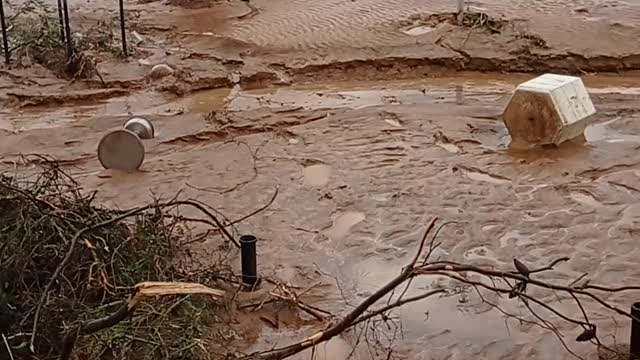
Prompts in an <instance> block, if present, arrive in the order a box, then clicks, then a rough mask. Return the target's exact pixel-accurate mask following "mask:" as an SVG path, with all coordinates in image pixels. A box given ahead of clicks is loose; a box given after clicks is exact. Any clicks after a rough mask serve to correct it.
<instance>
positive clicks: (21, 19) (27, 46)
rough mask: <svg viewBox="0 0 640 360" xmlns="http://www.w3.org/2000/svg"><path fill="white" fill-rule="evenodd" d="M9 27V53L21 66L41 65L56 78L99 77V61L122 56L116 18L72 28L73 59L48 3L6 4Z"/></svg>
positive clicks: (42, 1) (57, 18) (57, 19)
mask: <svg viewBox="0 0 640 360" xmlns="http://www.w3.org/2000/svg"><path fill="white" fill-rule="evenodd" d="M6 7H7V14H8V15H7V28H8V36H7V37H8V39H9V41H10V52H11V54H12V56H13V57H14V58H15V60H16V61H17V63H18V65H19V66H24V67H28V66H31V65H34V64H39V65H42V66H44V67H45V68H47V69H49V70H51V71H53V72H54V73H55V74H56V75H57V76H59V77H63V78H68V79H86V78H91V77H93V76H95V75H98V76H100V74H99V73H98V72H97V69H96V63H97V62H98V60H97V59H99V58H102V57H104V55H105V54H111V55H112V56H121V53H122V49H121V45H120V40H119V37H118V35H117V30H116V29H117V27H116V25H117V24H116V19H115V18H114V17H109V16H107V17H104V18H103V19H101V20H98V21H97V23H93V24H89V26H87V25H85V26H80V25H77V24H74V27H72V29H71V31H72V36H71V41H72V48H73V54H72V55H71V56H69V55H68V53H67V48H66V44H65V40H64V38H63V34H64V31H63V29H61V21H60V19H59V17H58V14H57V12H56V11H55V10H54V9H53V8H52V7H51V6H50V5H49V4H47V3H46V2H45V0H27V1H25V2H23V3H19V4H18V3H14V2H13V1H11V2H7V6H6Z"/></svg>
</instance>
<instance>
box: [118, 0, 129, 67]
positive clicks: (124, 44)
mask: <svg viewBox="0 0 640 360" xmlns="http://www.w3.org/2000/svg"><path fill="white" fill-rule="evenodd" d="M119 3H120V4H119V5H120V32H121V33H122V53H123V54H124V56H129V54H128V51H127V33H126V30H125V28H126V27H125V23H124V0H119Z"/></svg>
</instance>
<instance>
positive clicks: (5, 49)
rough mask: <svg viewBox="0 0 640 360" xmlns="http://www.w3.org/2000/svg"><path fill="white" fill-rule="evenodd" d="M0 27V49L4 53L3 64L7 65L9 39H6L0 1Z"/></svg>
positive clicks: (0, 2)
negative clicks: (0, 39)
mask: <svg viewBox="0 0 640 360" xmlns="http://www.w3.org/2000/svg"><path fill="white" fill-rule="evenodd" d="M0 27H2V49H3V52H4V62H5V63H6V64H7V65H9V61H10V58H11V56H10V54H9V39H7V22H6V21H5V18H4V2H3V1H2V0H0Z"/></svg>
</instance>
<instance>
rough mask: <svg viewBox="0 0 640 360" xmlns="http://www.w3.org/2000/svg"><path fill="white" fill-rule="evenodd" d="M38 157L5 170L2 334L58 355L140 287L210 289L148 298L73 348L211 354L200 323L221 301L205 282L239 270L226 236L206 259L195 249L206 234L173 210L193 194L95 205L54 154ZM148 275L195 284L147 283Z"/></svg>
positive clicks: (120, 354) (14, 343) (29, 354)
mask: <svg viewBox="0 0 640 360" xmlns="http://www.w3.org/2000/svg"><path fill="white" fill-rule="evenodd" d="M34 160H38V161H28V163H29V164H31V165H33V164H34V163H40V165H33V166H35V167H36V169H37V171H35V172H34V173H33V174H30V175H28V176H26V177H24V178H22V177H21V178H17V177H15V176H7V175H1V176H0V228H1V229H2V231H0V333H2V334H4V335H5V336H6V341H7V346H8V347H10V348H11V350H12V355H13V356H14V357H15V358H17V359H19V358H35V359H54V358H59V356H60V354H61V353H62V352H63V350H64V349H62V347H63V346H62V343H63V338H64V337H65V335H68V334H69V333H70V332H72V331H73V329H76V328H79V327H78V325H79V324H81V323H87V322H90V320H93V319H100V318H104V317H105V316H108V315H110V314H113V313H114V312H115V311H116V309H118V308H120V307H121V306H122V305H123V304H125V301H126V299H127V298H128V297H129V295H131V294H132V291H133V290H134V289H138V291H139V289H141V288H140V287H141V286H142V287H143V288H144V289H146V288H151V289H154V288H155V289H160V290H159V291H160V292H159V293H158V294H160V295H166V293H167V291H169V292H170V293H171V292H173V293H175V294H184V293H185V292H186V293H191V294H195V293H205V294H209V296H207V295H188V296H177V295H176V296H173V295H169V296H164V297H163V298H162V299H160V300H157V301H153V302H151V301H146V302H143V303H141V304H139V305H138V306H137V310H136V312H135V314H133V315H132V316H130V317H129V318H128V319H126V320H125V321H123V322H122V323H120V324H117V325H115V326H113V327H111V328H109V329H108V330H105V331H101V332H96V333H94V334H92V335H90V336H89V335H87V336H85V337H81V338H78V340H77V342H76V343H75V350H74V354H76V355H78V356H79V358H80V359H99V358H104V357H106V358H113V359H143V358H173V359H177V358H180V359H205V358H209V357H210V355H209V354H207V352H206V351H205V350H204V349H205V346H204V345H203V340H202V339H203V338H210V332H207V334H206V335H207V336H205V334H204V333H203V329H204V327H203V326H202V325H203V324H205V323H206V324H211V323H212V322H214V321H215V319H216V318H217V316H218V313H220V312H222V311H224V307H223V306H221V304H220V303H219V302H212V301H211V300H212V298H211V295H215V294H217V293H216V292H215V291H214V290H207V288H206V287H211V288H215V287H216V284H217V280H219V279H229V278H231V277H232V272H231V269H230V267H229V266H228V261H227V259H228V256H229V251H228V250H229V248H230V246H229V245H228V244H229V243H228V242H226V243H223V244H222V245H220V247H219V248H217V249H215V252H214V253H212V254H206V258H207V265H204V264H202V262H200V261H199V258H196V257H195V256H194V255H193V254H192V253H191V251H190V250H189V244H191V243H194V242H196V241H197V240H198V239H199V238H198V237H194V235H192V233H191V231H190V230H189V227H187V222H188V221H194V220H193V219H186V218H183V217H181V216H179V215H176V211H178V210H179V208H180V206H186V205H189V204H188V202H186V201H173V202H172V201H170V202H164V203H161V202H159V201H158V202H155V203H154V204H151V205H149V206H146V207H142V208H137V209H133V210H126V211H123V210H113V209H107V208H103V207H100V206H97V205H95V204H94V197H95V193H88V194H85V193H83V192H81V191H80V187H79V185H78V184H77V183H76V182H75V181H74V180H73V179H72V178H71V177H70V176H69V175H67V174H66V173H64V172H63V171H62V170H60V169H59V168H58V167H57V166H56V164H55V162H53V161H52V160H50V159H48V158H44V157H40V156H38V157H35V159H34ZM25 161H27V160H25ZM201 222H205V223H206V222H211V221H210V220H204V219H203V220H201ZM214 222H217V220H215V221H214ZM217 230H218V231H219V230H220V229H217ZM147 281H154V282H158V281H159V282H183V283H197V284H195V285H193V284H192V285H189V284H186V285H185V284H182V283H178V284H176V285H171V284H163V283H146V284H147V285H144V284H145V282H147ZM140 283H143V284H140ZM143 285H144V286H143ZM145 286H146V287H145ZM144 289H143V290H144ZM167 289H169V290H167ZM145 291H146V293H149V290H145ZM212 291H213V292H212ZM40 307H41V308H40ZM221 341H224V340H221ZM3 347H4V346H3ZM0 359H8V357H7V352H6V351H0Z"/></svg>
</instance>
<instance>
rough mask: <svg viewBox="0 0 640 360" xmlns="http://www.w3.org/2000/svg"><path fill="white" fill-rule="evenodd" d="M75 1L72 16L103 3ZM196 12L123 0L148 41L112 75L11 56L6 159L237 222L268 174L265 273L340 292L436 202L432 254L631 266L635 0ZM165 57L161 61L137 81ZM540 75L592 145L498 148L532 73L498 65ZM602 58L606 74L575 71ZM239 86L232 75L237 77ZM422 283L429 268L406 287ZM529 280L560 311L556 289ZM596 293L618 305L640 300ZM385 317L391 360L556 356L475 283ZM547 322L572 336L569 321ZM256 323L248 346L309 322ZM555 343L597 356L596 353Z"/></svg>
mask: <svg viewBox="0 0 640 360" xmlns="http://www.w3.org/2000/svg"><path fill="white" fill-rule="evenodd" d="M71 3H72V9H73V14H74V16H75V18H77V19H78V20H77V21H81V20H82V19H84V20H82V21H87V20H86V19H87V18H90V16H89V15H88V13H89V12H90V11H93V12H95V14H97V13H99V12H100V11H107V10H108V9H102V8H103V6H104V5H102V4H101V3H95V2H91V3H85V2H84V1H74V2H71ZM205 5H209V6H210V7H205V8H199V9H183V8H178V7H170V6H166V5H164V4H161V3H159V2H151V3H146V4H135V3H130V4H129V5H128V6H129V11H130V13H131V14H134V15H135V16H133V15H132V16H131V19H132V20H131V22H130V23H131V26H132V29H135V30H136V31H138V32H139V33H141V34H142V35H143V37H144V38H145V40H144V42H143V43H142V44H140V48H142V50H144V51H141V52H139V54H143V56H136V57H132V58H131V59H129V61H128V62H126V63H122V62H114V61H108V62H104V63H102V64H100V71H101V73H102V75H103V76H104V78H105V80H106V83H107V86H106V87H104V86H103V85H101V83H100V82H99V81H98V80H91V81H84V82H75V83H73V84H69V83H67V82H64V81H62V80H58V79H55V78H53V77H52V76H51V75H50V74H49V73H48V72H47V71H45V70H43V69H40V70H38V71H35V70H34V69H5V70H4V72H3V76H2V77H1V78H0V81H1V83H0V96H1V97H2V98H3V99H4V104H5V106H4V107H3V108H2V110H0V114H2V118H0V128H1V129H3V135H2V142H1V143H0V155H2V156H3V158H2V159H3V160H2V161H3V162H2V164H3V167H4V168H5V169H7V170H11V171H22V170H24V169H23V168H22V167H21V166H19V165H14V163H13V159H14V157H15V155H16V154H18V153H33V152H37V153H47V154H51V155H54V156H56V157H57V158H59V159H60V160H61V161H63V162H64V163H65V166H67V167H68V169H69V171H71V172H72V173H74V174H75V175H76V176H77V177H78V178H79V179H80V181H81V182H82V183H83V184H84V186H85V187H86V188H87V189H88V190H92V189H98V190H99V191H100V193H99V197H100V199H101V201H103V202H104V203H106V204H109V205H112V206H118V207H121V208H125V207H130V206H134V205H138V204H141V203H146V202H148V201H149V200H150V199H151V197H152V193H153V194H165V196H172V195H173V194H175V193H176V192H178V191H183V194H184V195H185V196H193V197H197V198H198V199H200V200H202V201H205V202H207V203H209V204H211V205H212V206H215V207H216V208H217V209H219V210H220V211H221V212H223V213H224V214H226V215H227V216H228V217H230V218H237V217H239V216H242V215H244V214H246V213H248V212H251V211H252V210H253V209H255V208H258V207H260V206H261V205H262V204H264V203H266V202H268V201H269V199H270V198H271V197H272V195H273V193H274V191H276V189H278V191H279V194H278V197H277V198H276V200H275V203H274V204H273V205H272V206H271V207H270V208H269V209H268V210H266V211H265V212H263V213H261V214H259V215H258V216H255V217H253V218H251V219H249V220H247V222H245V223H243V224H242V225H241V227H240V230H241V231H243V232H247V233H249V232H250V233H254V234H256V235H257V236H259V237H260V239H261V242H260V246H259V252H260V260H259V261H260V267H261V271H263V272H265V273H270V274H275V275H277V276H278V277H280V278H282V279H284V280H285V281H290V282H292V283H298V284H300V283H303V284H304V283H307V284H308V283H310V282H315V281H319V279H321V278H322V277H319V276H318V274H317V270H318V268H319V269H321V270H322V271H323V272H326V273H329V274H331V275H333V276H336V277H338V278H339V279H340V281H341V288H342V292H343V293H344V295H345V296H346V297H347V299H348V300H349V301H350V302H357V301H358V300H360V299H362V298H364V297H366V296H367V295H368V294H370V293H371V292H372V291H374V290H375V289H376V288H377V287H378V286H379V285H380V284H381V283H383V282H384V281H386V280H388V279H390V278H391V277H393V276H394V275H395V274H397V272H398V271H399V270H400V268H401V267H402V265H404V264H405V263H406V262H407V261H408V260H409V258H410V257H411V255H412V254H413V249H414V246H415V245H416V242H417V240H418V238H419V236H420V232H421V230H423V225H424V223H425V222H426V221H427V219H428V218H429V217H430V216H438V217H440V218H442V219H445V220H455V221H458V222H459V224H457V225H451V226H450V227H448V228H447V230H446V231H444V232H443V233H442V240H443V246H442V251H441V253H439V254H438V255H439V256H442V257H447V258H452V259H455V260H457V261H467V262H470V263H476V264H481V265H488V266H496V267H500V268H506V267H509V266H511V265H510V264H511V261H512V258H513V257H518V258H519V259H521V260H523V261H526V262H527V263H528V264H531V265H532V266H533V265H544V264H546V263H547V262H549V261H550V259H552V258H556V257H560V256H571V260H570V261H569V262H568V263H566V264H564V265H562V266H560V267H558V269H557V271H553V272H549V273H548V274H546V275H545V276H546V277H547V278H548V279H553V280H559V281H566V282H570V281H571V280H572V279H574V278H576V277H578V276H579V275H580V274H582V273H584V272H587V273H589V274H590V277H591V279H592V281H593V282H598V283H604V284H612V283H633V282H634V279H637V278H638V276H640V267H638V266H637V265H636V262H637V261H636V259H637V257H638V255H639V253H640V250H638V247H637V246H636V242H635V236H636V232H637V228H636V226H637V224H638V223H637V221H639V220H638V219H640V218H639V216H640V208H639V207H638V203H637V202H636V201H638V198H639V197H640V189H638V187H637V185H636V184H637V183H638V177H640V168H639V165H638V164H640V156H639V155H638V151H637V149H638V147H639V146H640V136H638V135H637V134H638V130H640V128H639V125H638V124H636V121H638V114H640V112H639V111H638V109H640V100H638V99H639V98H638V94H640V85H639V84H640V77H638V75H637V74H635V73H633V72H630V70H634V69H638V68H640V43H639V42H637V41H635V39H637V38H638V35H640V34H639V32H640V31H639V30H638V29H637V28H636V25H635V24H637V23H638V21H639V20H640V3H634V2H621V1H608V2H602V3H600V2H594V1H572V2H570V4H567V3H566V2H561V1H537V2H535V3H532V2H530V1H526V2H525V1H514V2H510V3H508V5H507V3H505V2H493V1H486V2H471V3H470V5H471V6H472V7H473V8H474V9H475V10H476V11H482V12H485V13H487V14H490V15H491V16H494V17H496V18H497V17H498V16H501V15H502V16H504V17H505V18H506V19H507V21H509V23H508V24H507V25H505V27H504V30H503V31H501V32H499V33H494V34H492V33H490V32H489V31H486V29H485V30H483V29H475V28H473V26H472V27H459V26H454V25H452V24H449V23H447V22H446V21H442V19H441V18H438V17H434V16H432V14H434V13H437V12H447V11H452V10H453V9H451V8H450V4H449V1H447V2H445V1H440V0H437V1H432V0H430V1H424V0H421V1H418V0H404V1H401V0H390V1H381V0H355V1H351V0H331V1H312V0H272V1H262V0H257V1H252V2H251V3H250V4H249V5H247V4H246V3H244V2H236V1H231V2H222V3H215V4H205ZM109 11H112V10H109ZM94 16H95V15H94ZM517 19H526V20H517ZM416 29H417V30H416ZM407 33H408V34H407ZM164 62H166V63H169V64H171V65H172V66H174V67H175V68H176V69H178V70H179V71H178V72H177V73H176V75H175V76H169V77H168V78H164V79H162V80H159V81H155V82H154V81H150V80H148V79H145V78H144V75H145V74H147V72H148V71H149V69H150V67H151V66H152V65H154V64H157V63H164ZM462 70H465V71H462ZM470 70H484V71H493V72H488V73H479V72H469V71H470ZM546 70H553V71H558V72H571V73H580V74H582V75H584V79H585V82H586V84H587V85H588V87H589V90H590V92H591V93H592V96H593V100H594V103H595V105H596V107H597V109H598V114H597V116H596V118H595V119H594V124H593V125H592V126H590V127H589V129H588V130H587V132H586V134H585V135H586V142H585V143H573V144H567V145H565V146H562V147H560V148H558V149H546V150H544V151H542V150H540V151H534V152H514V151H512V150H509V149H508V146H507V145H508V143H509V135H508V132H507V130H506V129H505V127H504V125H503V123H502V121H501V120H500V114H501V112H502V109H503V107H504V105H505V104H506V101H507V100H508V97H509V95H510V93H511V91H512V90H513V88H514V86H515V85H516V84H517V83H519V82H521V81H524V80H526V79H529V78H531V77H532V76H533V75H531V74H522V73H517V74H508V75H507V74H500V73H498V72H497V71H509V72H512V71H520V72H528V71H546ZM623 70H626V71H625V72H622V71H623ZM596 71H597V72H601V71H614V72H620V73H617V74H608V75H597V76H596V75H591V74H589V73H591V72H596ZM232 74H235V75H232ZM404 80H406V81H404ZM234 84H239V85H240V88H239V89H238V88H236V89H235V90H234V91H231V92H230V88H231V87H232V86H233V85H234ZM456 86H462V88H463V94H462V98H460V97H459V96H457V95H456V92H455V90H454V89H455V88H456ZM198 90H199V91H198ZM238 90H239V92H237V91H238ZM176 94H177V95H176ZM178 95H179V96H178ZM223 110H224V111H223ZM132 115H138V116H146V117H148V118H149V119H151V120H152V121H153V123H154V124H155V126H156V128H157V133H158V136H157V138H156V139H153V140H149V141H145V147H146V159H145V162H144V164H143V166H142V167H141V169H140V171H139V172H137V173H134V174H119V173H115V172H110V171H106V170H103V169H102V168H101V167H100V165H99V163H98V161H97V158H96V145H97V143H98V141H99V140H100V138H101V137H102V135H103V134H104V133H105V132H106V131H108V130H109V129H112V128H115V127H118V126H120V125H121V124H122V123H123V122H124V121H125V120H126V119H127V118H128V117H130V116H132ZM216 241H218V240H214V239H212V240H211V243H209V244H207V246H208V245H210V246H215V245H216V243H215V242H216ZM323 281H325V282H326V283H327V284H330V285H331V286H325V287H323V288H322V296H323V300H321V301H319V302H318V305H319V306H323V307H326V308H329V309H331V310H333V311H335V312H340V311H342V310H343V306H344V304H343V301H342V294H341V293H340V292H339V291H337V289H336V288H335V287H334V286H333V282H332V280H329V281H328V282H327V281H326V278H325V279H324V280H323ZM433 282H440V283H442V282H443V280H438V279H429V280H425V281H423V282H421V283H416V284H415V289H416V291H417V289H419V288H423V287H425V286H430V285H433ZM444 284H446V281H445V282H444ZM533 295H535V296H539V297H540V298H541V299H542V300H544V301H546V302H548V303H549V304H554V305H556V306H560V307H562V308H567V309H570V307H569V305H568V304H567V303H566V300H565V301H564V302H561V301H560V299H559V298H558V297H556V295H554V294H553V293H549V292H540V293H536V294H533ZM461 299H463V300H461ZM492 300H494V301H497V302H499V303H500V304H501V305H504V306H505V307H506V308H507V309H509V310H511V311H513V312H516V313H519V312H524V308H523V307H522V305H519V304H518V303H516V302H508V301H506V300H499V299H492ZM608 300H610V301H613V302H615V303H617V304H619V305H620V306H621V307H625V308H626V307H628V306H629V304H630V303H631V302H632V301H634V300H637V297H636V299H633V298H632V297H628V296H627V297H622V296H611V297H610V298H609V299H608ZM589 309H590V310H591V311H592V314H593V315H592V316H593V318H594V319H597V321H598V326H599V329H602V330H601V331H603V332H604V333H607V334H608V335H609V336H607V337H605V338H603V340H604V341H606V342H607V343H613V342H614V338H613V337H612V336H611V335H615V341H617V342H622V343H624V342H626V341H627V339H628V324H627V323H626V322H622V323H619V322H616V321H614V319H612V318H611V316H610V314H609V313H607V312H605V311H603V310H602V309H600V308H598V307H596V306H594V305H593V304H589ZM573 310H575V313H570V315H573V316H575V317H579V315H580V314H579V312H578V310H577V309H573ZM573 310H567V311H570V312H571V311H573ZM398 314H399V316H400V318H401V320H402V323H403V331H404V337H403V339H402V340H399V341H398V351H399V356H400V357H401V358H411V359H470V358H487V359H524V358H526V359H568V358H571V357H570V355H569V354H568V353H567V352H566V351H564V349H563V348H562V346H561V344H560V343H559V342H558V341H557V339H555V337H554V336H553V334H550V333H548V332H546V331H544V330H542V329H540V328H536V327H532V326H528V325H526V324H525V325H523V324H519V323H518V322H516V321H513V320H505V318H504V316H503V315H501V314H500V313H499V312H497V311H495V310H491V309H490V308H488V307H487V306H486V305H482V304H481V301H480V299H479V298H478V297H477V296H475V295H474V294H472V293H469V294H467V295H465V296H464V297H462V298H456V299H434V300H429V301H427V302H422V303H419V304H416V305H412V306H408V307H406V308H404V309H402V310H401V311H399V313H398ZM558 324H560V325H559V329H560V330H561V331H566V333H567V334H568V336H569V337H573V336H575V335H574V334H577V333H579V329H577V328H576V327H574V326H569V325H566V324H564V325H562V323H560V322H559V323H558ZM253 330H254V331H253V332H254V334H253V336H252V338H253V337H255V339H253V340H255V343H254V344H252V346H253V348H254V349H260V348H262V349H264V348H267V347H270V346H273V345H275V344H276V343H277V344H280V345H284V344H285V343H287V342H289V341H291V340H292V339H294V338H297V337H298V336H299V337H301V336H303V335H307V334H308V333H309V331H310V329H309V328H307V327H304V328H300V327H298V326H291V327H290V328H287V329H282V328H281V329H280V330H279V331H278V332H271V331H268V330H266V329H265V330H264V332H262V333H260V332H256V330H255V329H253ZM260 331H262V330H260ZM351 340H352V339H350V337H349V336H346V337H344V338H339V339H337V340H336V341H335V342H332V343H330V344H329V345H327V346H323V347H322V349H321V351H320V352H321V353H322V354H321V355H323V356H324V358H326V359H344V358H346V356H347V355H348V354H349V349H350V346H349V341H351ZM570 346H571V347H572V349H574V350H575V351H576V352H578V353H579V354H581V355H583V356H585V357H587V358H593V356H594V353H593V348H592V347H591V346H579V345H576V343H575V342H570ZM357 357H358V358H362V359H367V358H371V355H370V354H369V353H363V354H357ZM307 358H308V357H307Z"/></svg>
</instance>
